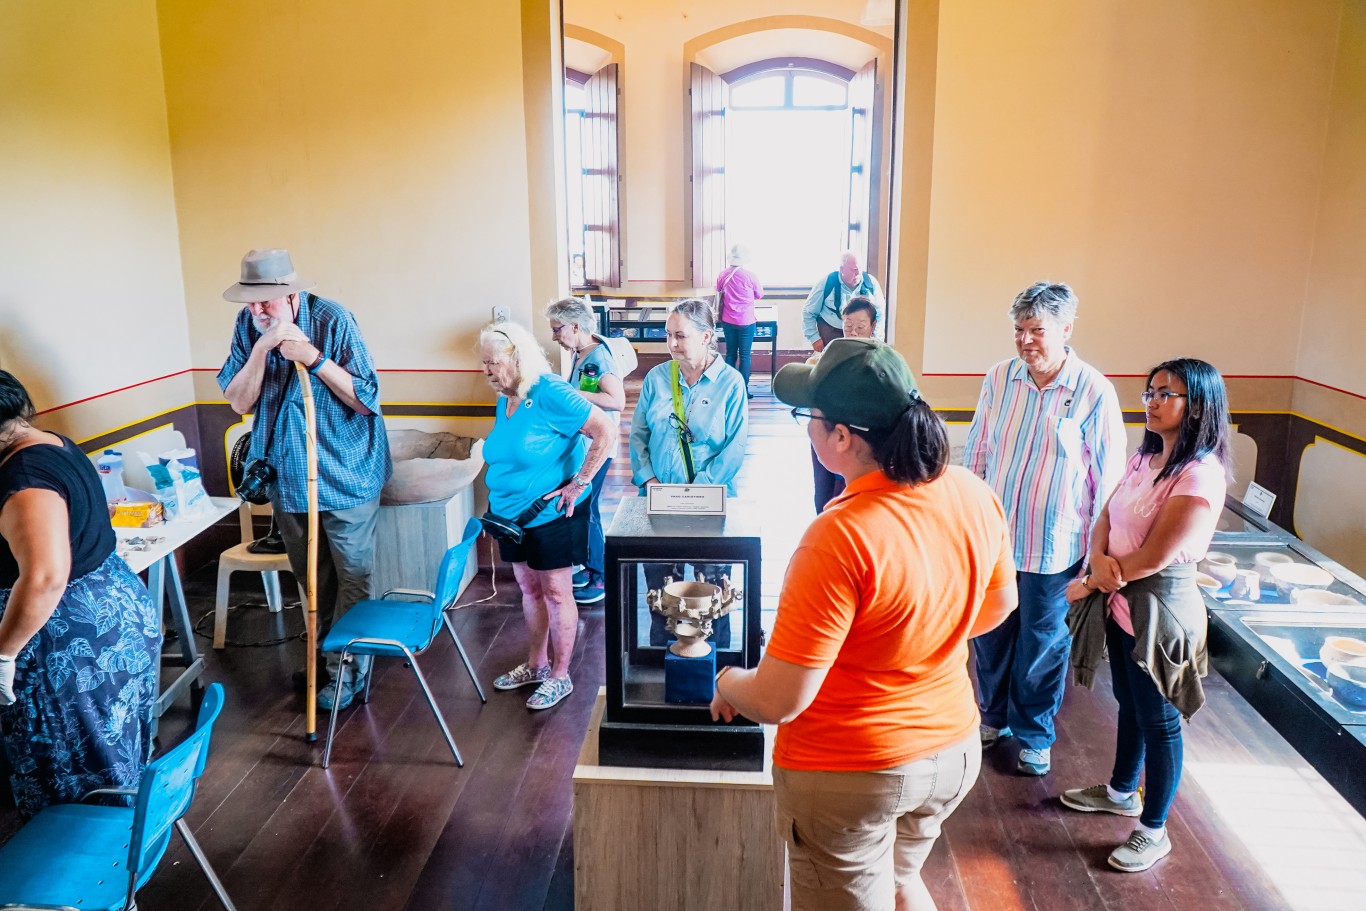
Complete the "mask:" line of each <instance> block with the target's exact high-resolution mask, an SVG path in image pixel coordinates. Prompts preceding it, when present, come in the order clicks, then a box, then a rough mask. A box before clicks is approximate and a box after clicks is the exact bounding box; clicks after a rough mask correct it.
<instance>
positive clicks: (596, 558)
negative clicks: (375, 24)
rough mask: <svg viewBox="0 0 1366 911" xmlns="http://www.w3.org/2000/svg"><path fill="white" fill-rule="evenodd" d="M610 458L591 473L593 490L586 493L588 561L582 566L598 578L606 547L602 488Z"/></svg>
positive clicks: (605, 481)
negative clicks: (596, 470) (595, 472)
mask: <svg viewBox="0 0 1366 911" xmlns="http://www.w3.org/2000/svg"><path fill="white" fill-rule="evenodd" d="M611 467H612V460H611V459H608V460H607V461H606V462H603V463H602V467H601V468H599V469H598V473H597V474H595V475H593V492H592V493H590V494H589V495H588V562H587V563H585V564H584V566H585V567H586V568H587V569H588V571H589V572H591V573H593V574H594V575H595V576H597V577H598V578H601V577H602V555H603V551H604V550H605V549H606V547H607V538H606V536H605V535H604V533H603V530H602V512H601V506H600V504H601V502H602V489H603V487H605V486H607V470H608V469H609V468H611Z"/></svg>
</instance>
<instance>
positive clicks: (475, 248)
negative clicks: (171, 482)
mask: <svg viewBox="0 0 1366 911" xmlns="http://www.w3.org/2000/svg"><path fill="white" fill-rule="evenodd" d="M522 6H524V5H519V4H517V3H488V2H473V0H462V2H443V3H435V2H432V3H393V4H377V3H371V2H364V0H231V2H229V0H213V2H202V0H175V2H163V3H162V4H160V7H159V13H160V24H161V47H162V53H163V56H164V58H165V73H166V100H167V108H168V111H169V121H170V138H171V139H170V141H171V156H172V160H173V163H174V168H175V183H176V202H177V207H178V210H179V212H180V230H181V247H182V250H183V255H184V272H185V297H186V301H187V308H188V311H189V319H190V335H191V344H192V351H193V356H194V361H195V365H196V366H198V367H217V366H218V365H220V364H221V363H222V361H223V358H224V355H225V353H226V350H227V345H228V340H229V333H230V329H231V324H232V318H233V314H234V305H232V304H229V303H227V302H225V301H223V300H222V298H221V294H222V291H223V289H224V288H225V287H227V286H228V285H229V284H231V283H232V282H233V281H235V279H236V274H237V268H238V262H239V260H240V258H241V256H242V254H243V253H244V252H245V251H246V250H247V249H248V248H249V247H253V246H285V247H288V248H289V249H290V250H291V252H292V253H293V255H294V262H295V266H296V267H297V269H298V270H299V271H300V272H301V273H302V274H304V275H306V276H308V277H310V278H313V279H315V280H316V281H317V282H318V283H319V284H318V289H317V290H318V293H320V294H323V295H325V296H330V297H332V298H334V299H336V300H338V301H339V302H341V303H342V304H343V305H345V306H346V307H348V308H349V309H351V310H352V311H353V312H354V313H355V314H356V316H357V318H358V320H359V322H360V326H361V330H362V332H363V333H364V336H365V338H366V341H367V343H368V344H369V347H370V350H371V353H372V354H373V355H374V358H375V361H376V363H377V365H378V366H379V367H380V368H381V369H384V368H398V367H401V368H426V369H443V368H444V369H450V368H466V369H472V368H475V367H477V362H478V358H477V355H476V353H475V351H474V345H475V341H476V332H477V330H478V328H479V326H481V325H482V324H484V323H486V322H488V320H489V317H490V307H491V306H493V305H494V304H504V305H507V306H509V307H510V308H511V309H512V312H513V317H514V318H515V319H521V320H524V321H527V322H530V320H531V316H532V314H533V312H536V313H537V314H539V307H540V305H541V304H542V303H544V302H543V301H540V300H536V299H534V298H533V291H534V290H535V288H534V286H533V274H535V275H537V276H542V277H541V278H538V279H537V282H538V284H541V285H542V286H543V287H544V282H545V279H544V277H543V273H542V272H540V271H538V270H537V269H535V268H533V263H532V255H533V240H534V241H535V242H536V244H537V245H538V246H537V247H536V249H540V245H543V244H544V235H543V234H542V233H540V232H538V233H537V234H536V236H535V237H533V233H532V231H531V230H530V227H529V224H528V219H529V214H528V213H529V211H530V206H531V203H530V200H529V194H528V187H529V186H530V182H529V177H528V148H527V143H528V137H529V135H531V133H530V132H529V130H528V126H527V123H526V118H525V111H526V104H527V101H526V96H525V94H524V91H523V73H524V69H523V41H522V15H523V9H522ZM547 35H548V32H547ZM546 53H547V54H549V50H548V49H547V50H546ZM546 90H547V91H549V87H547V89H546ZM552 211H553V210H552ZM388 397H389V396H388V393H387V389H386V390H385V398H386V399H387V398H388Z"/></svg>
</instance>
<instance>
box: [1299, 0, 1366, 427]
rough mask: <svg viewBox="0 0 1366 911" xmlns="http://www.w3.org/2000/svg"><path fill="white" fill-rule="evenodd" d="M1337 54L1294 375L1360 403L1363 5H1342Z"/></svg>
mask: <svg viewBox="0 0 1366 911" xmlns="http://www.w3.org/2000/svg"><path fill="white" fill-rule="evenodd" d="M1336 50H1337V53H1336V61H1337V67H1336V70H1335V71H1334V76H1333V88H1332V96H1331V101H1330V108H1329V119H1328V130H1327V146H1326V151H1325V154H1324V167H1323V179H1322V183H1321V184H1320V187H1319V192H1318V196H1317V202H1318V206H1319V209H1318V224H1317V226H1316V230H1315V232H1314V256H1313V262H1312V267H1311V269H1310V273H1309V283H1308V293H1307V294H1306V296H1305V306H1304V320H1303V330H1302V333H1301V337H1300V347H1299V375H1300V376H1303V377H1304V378H1305V379H1310V380H1315V381H1317V382H1320V383H1326V384H1328V385H1330V386H1336V387H1337V388H1339V389H1344V390H1347V391H1348V392H1354V393H1356V394H1357V395H1362V396H1366V354H1364V353H1363V345H1364V344H1366V0H1348V2H1346V3H1345V4H1344V7H1343V12H1342V19H1341V29H1340V32H1339V38H1338V45H1337V49H1336ZM1356 432H1357V433H1358V434H1359V435H1362V436H1366V422H1363V423H1361V424H1360V425H1358V426H1357V427H1356Z"/></svg>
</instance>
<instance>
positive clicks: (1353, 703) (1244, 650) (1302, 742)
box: [1200, 497, 1366, 815]
mask: <svg viewBox="0 0 1366 911" xmlns="http://www.w3.org/2000/svg"><path fill="white" fill-rule="evenodd" d="M1278 566H1280V567H1285V566H1295V567H1302V568H1297V569H1291V570H1286V569H1279V570H1277V569H1275V567H1278ZM1200 568H1201V570H1202V572H1204V573H1205V574H1206V575H1205V577H1204V578H1203V580H1202V581H1203V583H1204V584H1203V585H1202V589H1203V591H1204V596H1205V603H1206V605H1207V606H1208V607H1209V617H1210V624H1209V650H1210V663H1211V664H1213V665H1214V667H1215V669H1216V670H1218V671H1219V673H1220V674H1221V675H1222V676H1223V677H1224V678H1225V679H1227V680H1228V681H1229V683H1231V684H1232V685H1233V687H1234V689H1236V690H1237V691H1238V692H1239V694H1240V695H1242V697H1243V698H1244V699H1246V700H1247V701H1248V702H1249V703H1250V704H1251V705H1252V706H1253V708H1255V709H1256V710H1257V711H1258V712H1259V713H1260V714H1261V715H1262V717H1264V718H1265V719H1266V720H1267V721H1268V722H1270V723H1271V725H1272V727H1274V728H1275V729H1276V730H1277V731H1278V732H1279V733H1280V735H1281V736H1282V737H1284V738H1285V739H1286V740H1287V741H1289V742H1290V744H1291V745H1292V746H1294V747H1295V749H1296V750H1298V751H1299V752H1300V754H1301V755H1302V756H1304V758H1305V759H1307V760H1308V761H1309V762H1310V763H1311V764H1312V765H1313V766H1314V768H1316V769H1317V770H1318V772H1319V774H1321V775H1322V776H1323V777H1324V778H1325V779H1326V780H1327V781H1328V782H1329V783H1330V784H1332V785H1333V787H1334V788H1336V789H1337V790H1338V792H1339V793H1340V794H1342V796H1343V797H1344V798H1345V799H1346V800H1347V801H1348V802H1349V803H1350V804H1351V805H1352V806H1353V807H1355V808H1356V810H1357V811H1358V812H1359V813H1361V814H1362V815H1366V667H1364V668H1362V670H1361V671H1360V672H1357V671H1354V670H1348V671H1345V672H1344V671H1343V670H1342V663H1343V662H1344V661H1347V660H1348V659H1350V657H1351V656H1352V655H1353V654H1354V653H1355V652H1356V651H1359V650H1360V651H1362V652H1363V654H1366V580H1363V579H1362V578H1361V577H1360V576H1358V575H1356V574H1355V573H1353V572H1351V571H1350V570H1348V569H1347V568H1346V567H1344V566H1342V564H1340V563H1338V562H1336V561H1334V560H1332V559H1330V558H1329V557H1327V556H1325V555H1324V554H1321V553H1319V552H1318V551H1317V550H1315V549H1314V548H1312V547H1310V546H1309V545H1308V544H1306V543H1305V542H1303V541H1301V540H1300V539H1299V538H1296V537H1295V536H1294V535H1292V534H1290V533H1289V532H1287V531H1285V530H1284V529H1281V528H1279V527H1278V526H1276V525H1274V524H1272V523H1271V522H1269V521H1267V520H1265V519H1262V518H1260V517H1259V516H1257V515H1255V514H1253V513H1251V512H1249V511H1248V510H1247V509H1246V508H1245V507H1244V506H1243V505H1242V503H1240V502H1238V501H1237V500H1235V499H1233V498H1232V497H1230V498H1229V499H1228V501H1227V503H1226V506H1225V510H1224V514H1223V515H1222V516H1221V519H1220V523H1219V530H1218V531H1216V532H1215V536H1214V541H1213V543H1211V545H1210V553H1209V554H1207V555H1206V559H1205V561H1204V562H1202V563H1201V566H1200ZM1211 571H1212V572H1211ZM1230 572H1231V573H1233V575H1232V577H1229V573H1230ZM1240 575H1241V581H1240ZM1216 576H1217V577H1216ZM1225 579H1227V580H1228V581H1225ZM1353 675H1355V677H1354V676H1353Z"/></svg>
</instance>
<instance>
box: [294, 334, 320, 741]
mask: <svg viewBox="0 0 1366 911" xmlns="http://www.w3.org/2000/svg"><path fill="white" fill-rule="evenodd" d="M294 369H295V370H296V371H298V374H299V389H300V391H301V392H302V393H303V397H304V447H305V450H306V451H307V454H308V579H307V580H305V583H304V584H305V590H306V591H307V593H308V595H307V597H308V611H307V612H306V613H305V614H304V638H305V640H306V642H307V644H308V657H307V658H305V659H304V661H305V663H304V668H305V670H304V677H305V680H306V685H305V688H304V740H306V741H308V742H309V743H316V742H317V740H318V698H317V697H318V440H317V434H318V419H317V415H316V414H314V411H313V385H312V383H311V382H310V380H309V377H308V368H306V367H305V366H304V365H303V364H301V363H299V362H298V361H295V362H294Z"/></svg>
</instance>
